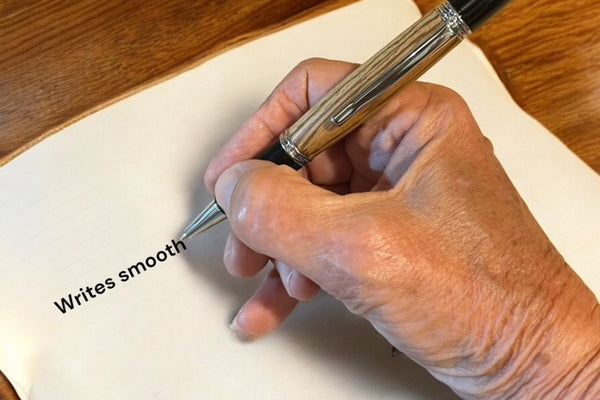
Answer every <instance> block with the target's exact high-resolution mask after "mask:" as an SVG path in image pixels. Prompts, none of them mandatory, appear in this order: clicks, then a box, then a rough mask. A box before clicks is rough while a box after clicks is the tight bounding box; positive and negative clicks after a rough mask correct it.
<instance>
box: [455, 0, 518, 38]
mask: <svg viewBox="0 0 600 400" xmlns="http://www.w3.org/2000/svg"><path fill="white" fill-rule="evenodd" d="M449 3H450V4H451V5H452V7H454V9H455V10H456V11H458V13H459V14H460V16H461V17H462V20H463V21H464V22H465V23H466V24H467V25H469V28H471V31H475V30H476V29H478V28H479V27H480V26H481V25H483V24H484V23H485V22H486V21H487V20H488V19H490V18H491V17H493V16H494V15H495V14H496V13H497V12H499V11H500V10H501V9H502V8H503V7H504V6H505V5H507V4H508V3H510V0H449Z"/></svg>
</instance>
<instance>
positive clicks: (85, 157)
mask: <svg viewBox="0 0 600 400" xmlns="http://www.w3.org/2000/svg"><path fill="white" fill-rule="evenodd" d="M417 18H418V11H417V9H416V7H415V6H414V4H413V3H412V2H409V1H398V0H364V1H361V2H359V3H356V4H353V5H351V6H348V7H346V8H343V9H340V10H337V11H335V12H332V13H330V14H327V15H325V16H322V17H320V18H316V19H314V20H310V21H307V22H305V23H302V24H300V25H298V26H295V27H292V28H290V29H286V30H285V31H283V32H279V33H277V34H274V35H271V36H268V37H266V38H263V39H260V40H257V41H255V42H252V43H250V44H247V45H245V46H243V47H241V48H238V49H236V50H233V51H230V52H227V53H225V54H223V55H221V56H219V57H217V58H215V59H213V60H210V61H208V62H206V63H204V64H203V65H201V66H199V67H197V68H195V69H193V70H191V71H188V72H186V73H183V74H181V75H179V76H177V77H175V78H173V79H171V80H169V81H166V82H163V83H161V84H159V85H156V86H154V87H152V88H149V89H147V90H145V91H143V92H141V93H138V94H136V95H134V96H132V97H130V98H127V99H125V100H123V101H120V102H119V103H117V104H114V105H112V106H110V107H108V108H106V109H104V110H102V111H100V112H98V113H96V114H94V115H92V116H90V117H88V118H86V119H84V120H82V121H79V122H78V123H76V124H74V125H72V126H70V127H68V128H66V129H65V130H64V131H62V132H60V133H58V134H56V135H54V136H52V137H50V138H49V139H47V140H45V141H43V142H42V143H40V144H39V145H37V146H35V147H34V148H32V149H31V150H29V151H28V152H26V153H25V154H23V155H21V156H20V157H18V158H17V159H15V160H14V161H12V162H10V163H9V164H8V165H6V166H4V167H3V168H1V169H0V204H1V206H0V221H2V226H1V228H0V251H1V254H2V261H0V271H1V274H2V280H1V281H0V305H2V306H0V369H1V370H2V371H3V372H4V373H5V374H6V375H7V376H8V377H9V379H11V381H12V382H13V383H14V384H15V385H16V386H17V387H18V388H19V390H20V392H21V393H22V394H23V398H31V399H64V398H79V399H96V398H98V399H101V398H102V399H104V398H112V399H131V398H157V399H172V398H209V399H210V398H227V399H247V398H286V399H305V398H309V397H314V396H315V395H318V397H319V398H327V399H346V398H365V399H368V398H376V399H386V398H390V399H392V398H394V399H397V398H404V399H449V398H454V396H453V394H452V393H451V392H450V391H449V390H448V389H447V388H445V387H443V385H441V384H439V383H437V382H436V381H435V380H433V379H432V378H431V377H429V376H428V374H427V373H426V372H425V371H424V370H422V369H421V368H420V367H418V366H417V365H415V364H414V363H412V362H411V361H410V360H406V359H398V358H392V357H391V356H390V346H389V345H388V344H387V343H386V342H385V341H384V340H383V339H381V338H380V337H379V336H378V335H377V334H376V333H375V332H374V331H373V330H372V329H371V328H370V326H369V325H368V324H367V323H365V322H364V321H362V320H360V319H358V318H355V317H353V316H351V315H349V314H348V312H347V311H346V310H345V309H344V308H343V307H342V306H340V305H339V304H337V303H336V302H335V301H333V300H332V299H331V298H329V297H327V296H325V295H322V296H321V297H320V298H319V299H317V300H316V301H315V302H312V303H309V304H303V305H302V306H301V307H300V308H299V309H298V310H297V313H295V315H294V316H293V317H292V318H291V319H290V320H289V321H288V322H287V323H286V324H285V325H284V326H283V327H282V328H281V329H280V330H278V331H277V332H275V333H274V334H272V335H270V336H269V337H267V338H265V339H263V340H261V341H259V342H256V343H252V344H242V343H239V342H238V341H237V340H236V339H235V338H233V337H232V335H231V334H230V333H229V331H228V328H227V325H228V322H229V320H230V319H231V317H232V316H233V314H234V313H235V312H236V310H237V308H238V307H239V306H240V305H241V304H242V303H243V301H244V300H245V299H246V298H247V297H248V296H249V295H250V293H252V291H253V290H254V289H255V288H256V286H257V284H258V279H260V278H257V279H255V280H249V281H240V280H236V279H234V278H232V277H230V276H229V275H227V273H226V272H224V269H223V267H222V263H221V254H222V249H223V245H224V242H225V237H226V234H227V231H228V227H227V224H222V225H221V226H219V227H218V228H216V229H214V230H211V232H209V233H207V234H205V235H203V237H202V238H201V239H198V240H193V241H190V242H188V243H186V244H185V245H182V244H180V243H178V242H177V241H176V239H177V237H178V236H179V234H180V232H181V229H182V227H183V225H185V223H186V222H187V221H188V220H189V219H190V218H191V217H192V216H194V215H195V214H197V213H198V211H200V209H201V208H202V206H203V205H205V204H206V203H207V202H208V201H209V200H210V196H209V194H208V193H207V192H206V190H205V189H204V188H202V183H201V182H202V180H201V177H202V174H203V172H204V169H205V167H206V164H207V163H208V161H209V159H210V157H211V155H212V154H214V153H215V152H216V150H217V149H218V148H219V146H220V145H221V144H222V143H223V142H224V141H225V140H226V139H227V137H228V136H229V135H230V134H231V133H232V132H234V131H235V130H236V129H237V128H238V127H239V125H240V124H241V123H242V122H243V121H244V120H245V119H246V118H247V117H248V116H249V115H250V114H251V113H252V112H253V111H254V110H255V109H256V108H257V107H258V106H259V104H260V103H261V102H262V101H263V99H264V98H265V97H266V96H267V95H268V94H269V92H270V91H271V89H272V88H273V87H274V86H275V85H276V83H277V82H278V81H279V80H280V79H281V78H282V77H283V76H284V75H285V74H286V73H287V72H288V71H289V70H290V69H291V68H292V67H293V66H294V65H296V64H297V63H298V62H299V61H300V60H302V59H304V58H308V57H313V56H320V57H328V58H337V59H345V60H350V61H356V62H362V61H364V60H365V59H367V58H368V57H369V56H370V55H371V54H372V53H373V52H375V51H376V50H377V49H379V48H380V47H382V46H383V45H385V43H387V42H388V41H389V40H391V39H392V38H393V37H394V36H396V35H397V34H398V33H399V32H400V31H401V30H402V29H404V28H405V27H407V26H408V25H410V23H412V22H413V21H414V20H416V19H417ZM282 49H285V51H283V50H282ZM289 49H293V51H291V50H289ZM424 80H429V81H434V82H439V83H443V84H446V85H447V86H450V87H453V88H454V89H455V90H457V91H458V92H459V93H461V94H462V95H463V96H464V97H465V98H466V99H467V101H468V103H469V105H470V106H471V108H472V109H473V112H474V113H475V115H476V117H477V119H478V121H479V123H480V124H481V126H482V129H483V131H484V132H485V133H486V135H487V136H488V137H490V139H491V140H492V142H493V143H494V146H495V149H496V151H497V154H498V156H499V158H500V159H501V161H502V163H503V165H504V166H505V168H506V169H507V171H508V173H509V175H510V176H511V178H512V179H513V181H514V182H515V185H516V186H517V187H518V189H519V190H520V191H521V193H522V195H523V197H524V198H525V200H526V202H527V203H528V204H529V206H530V208H531V209H532V211H533V213H534V215H536V217H537V218H538V220H539V221H540V223H541V224H542V226H543V227H544V229H546V231H547V232H548V234H549V236H550V237H551V239H552V240H553V241H554V242H555V244H556V245H557V247H558V248H559V249H560V250H561V251H562V252H563V254H564V255H565V257H566V258H567V260H568V261H569V262H570V263H571V265H573V267H574V268H575V269H576V270H577V271H578V272H579V273H580V275H581V276H582V277H583V278H584V279H585V280H586V282H588V284H590V285H591V286H592V287H593V289H594V290H595V291H596V293H599V289H600V286H599V281H600V279H599V277H598V275H597V274H596V273H595V272H594V266H596V265H598V261H599V260H600V255H599V250H598V249H597V247H600V246H597V244H598V243H599V240H598V239H599V237H598V236H599V234H598V228H597V227H598V226H600V214H599V210H598V207H597V204H598V200H599V199H600V181H599V179H598V176H597V175H596V174H595V173H593V172H592V171H591V170H589V169H588V168H587V167H586V166H585V165H584V164H583V163H582V162H581V161H579V160H578V159H577V158H576V157H575V156H574V155H573V154H571V153H570V152H569V151H568V150H567V149H566V148H565V147H564V146H563V145H562V144H561V143H560V142H559V141H558V140H556V139H555V138H554V137H553V136H552V135H551V134H550V133H549V132H547V131H546V130H545V129H544V128H543V127H542V126H540V125H539V124H538V123H537V122H535V121H534V120H532V119H531V118H530V117H528V116H527V115H526V114H524V113H523V112H522V111H521V110H520V109H518V107H516V106H515V104H514V103H513V102H512V100H511V99H510V97H509V96H508V95H507V93H506V91H505V90H504V88H503V86H502V85H501V83H500V82H499V81H498V79H497V77H496V76H495V75H494V73H493V71H492V70H491V68H490V66H489V64H488V63H487V62H486V61H485V59H484V58H483V57H482V55H481V54H480V52H479V51H478V50H477V49H476V48H475V47H474V46H472V45H471V44H470V43H464V44H463V45H461V46H460V47H459V48H457V49H456V50H455V51H454V52H453V53H452V54H451V55H450V56H449V57H448V58H447V59H445V60H443V61H442V63H441V64H439V65H438V66H436V67H435V68H434V70H432V71H431V72H430V73H428V74H427V75H426V77H425V78H424ZM497 110H503V112H502V113H498V112H497ZM595 244H596V245H595ZM184 246H185V248H184ZM55 303H56V304H55Z"/></svg>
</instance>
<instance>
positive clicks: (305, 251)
mask: <svg viewBox="0 0 600 400" xmlns="http://www.w3.org/2000/svg"><path fill="white" fill-rule="evenodd" d="M353 68H354V66H353V65H351V64H347V63H341V62H332V61H325V60H310V61H307V62H304V63H302V64H301V65H299V66H298V67H297V68H296V69H294V70H293V71H292V72H291V73H290V75H289V76H288V77H286V78H285V79H284V81H283V82H282V83H281V84H280V85H279V86H278V87H277V88H276V89H275V91H274V92H273V94H272V95H271V96H270V97H269V99H267V101H266V102H265V103H264V104H263V105H262V106H261V108H260V109H259V110H258V111H257V112H256V113H255V115H253V116H252V117H251V118H250V119H249V120H248V121H247V122H246V124H245V125H244V126H243V127H242V128H241V129H240V130H239V131H238V132H237V133H236V135H235V136H234V137H233V138H232V139H231V140H230V141H229V142H228V143H227V144H226V145H225V147H224V148H223V149H222V151H221V152H220V153H219V154H218V155H217V156H216V157H215V159H214V160H213V161H212V163H211V164H210V166H209V168H208V170H207V173H206V176H205V183H206V185H207V187H208V188H209V189H210V190H212V191H214V192H215V195H216V198H217V201H218V202H219V204H220V205H221V207H222V208H223V209H224V210H225V211H226V213H227V215H228V217H229V221H230V223H231V228H232V234H231V235H230V237H229V239H228V244H227V247H226V251H225V255H224V262H225V266H226V268H227V269H228V271H229V272H230V273H232V274H233V275H235V276H240V277H245V276H251V275H254V274H256V273H257V272H258V271H260V270H261V269H262V268H264V266H265V265H266V263H267V261H268V260H269V259H271V260H273V263H274V265H275V268H274V269H273V271H272V272H271V273H270V274H269V275H268V277H267V278H266V280H265V282H264V283H263V285H262V286H261V287H260V288H259V289H258V291H257V293H256V294H255V295H254V297H253V298H252V299H250V300H249V301H248V302H247V303H246V304H245V305H244V306H243V307H242V309H241V310H240V312H239V313H238V315H237V316H236V318H235V320H234V322H233V324H232V327H233V329H234V330H235V331H236V332H237V333H238V335H240V337H242V338H245V339H255V338H257V337H259V336H261V335H264V334H266V333H268V332H269V331H271V330H272V329H274V328H276V327H277V326H278V325H279V324H280V323H281V322H282V321H283V320H284V319H285V318H286V317H287V316H288V315H289V314H290V313H291V312H292V310H293V308H294V306H295V305H296V303H297V301H298V300H309V299H311V298H312V297H314V296H315V295H316V294H317V292H318V290H319V287H321V288H322V289H323V290H325V291H327V292H328V293H330V294H331V295H333V296H335V297H336V298H337V299H339V300H340V301H342V302H343V303H344V304H345V305H346V306H347V308H348V309H349V310H350V311H352V312H353V313H356V314H358V315H361V316H363V317H364V318H366V319H367V320H369V321H370V322H371V324H372V325H373V326H374V327H375V329H377V330H378V331H379V332H380V333H381V334H382V335H383V336H384V337H385V338H386V339H387V340H388V341H389V342H390V343H391V344H392V345H393V346H395V347H396V348H397V349H399V350H401V351H402V352H404V353H405V354H407V355H408V356H409V357H411V358H412V359H414V360H415V361H416V362H418V363H420V364H421V365H423V366H424V367H425V368H427V369H428V370H429V371H430V372H431V373H432V374H433V375H434V376H435V377H437V378H438V379H439V380H441V381H442V382H445V383H446V384H448V385H449V386H450V387H452V388H453V389H454V390H455V391H456V392H457V393H458V394H460V395H462V396H464V397H465V398H486V399H490V398H505V397H514V398H543V397H545V396H548V397H549V398H558V397H560V396H564V397H568V396H573V397H578V398H579V396H581V397H583V396H584V393H585V394H586V395H588V396H589V397H590V398H592V397H594V398H596V397H597V396H598V392H593V386H592V385H593V384H594V383H595V384H596V385H598V382H596V381H597V380H598V371H599V369H598V368H599V365H600V360H599V358H600V355H599V351H600V313H599V308H598V302H597V300H596V298H595V297H594V295H593V294H592V293H591V291H590V290H589V289H588V288H587V287H586V286H585V284H584V283H583V282H582V281H581V280H580V279H579V278H578V277H577V275H576V274H575V273H574V272H573V271H572V270H571V269H570V268H569V267H568V265H566V264H565V262H564V260H563V259H562V257H561V256H560V254H558V252H557V251H556V250H555V248H554V247H553V246H552V244H551V243H550V241H549V240H548V238H547V237H546V235H545V234H544V233H543V231H542V230H541V228H540V227H539V226H538V224H537V223H536V221H535V220H534V218H533V217H532V215H531V214H530V212H529V211H528V209H527V207H526V205H525V204H524V203H523V201H522V200H521V198H520V197H519V195H518V193H517V192H516V190H515V188H514V187H513V186H512V184H511V182H510V180H509V179H508V177H507V176H506V174H505V172H504V171H503V169H502V167H501V166H500V164H499V162H498V161H497V159H496V158H495V156H494V154H493V149H492V146H491V145H490V143H489V141H488V140H487V139H486V138H485V137H484V136H483V135H482V133H481V132H480V130H479V128H478V126H477V124H476V122H475V121H474V119H473V117H472V115H471V113H470V112H469V110H468V107H467V106H466V105H465V103H464V102H463V100H462V99H461V98H460V97H459V96H458V95H457V94H455V93H454V92H452V91H450V90H449V89H445V88H442V87H439V86H434V85H428V84H415V85H412V86H411V87H410V88H409V89H407V90H405V91H404V92H403V93H401V94H400V95H398V96H396V97H395V98H394V99H393V101H391V102H390V103H389V104H388V105H386V106H385V107H384V108H383V109H382V110H381V111H380V112H378V113H377V114H376V115H375V116H374V117H372V118H371V119H370V120H369V121H367V122H366V123H364V124H363V126H362V127H360V128H359V129H358V130H357V131H356V132H354V133H353V134H352V135H350V136H348V137H347V138H346V140H344V141H343V142H341V143H338V144H337V145H335V146H334V147H333V148H331V149H329V150H327V151H326V152H324V153H323V154H321V155H320V156H318V157H317V158H316V159H315V160H314V161H313V162H312V163H311V164H310V166H309V167H307V168H305V169H303V170H302V171H300V172H297V171H293V170H292V169H290V168H288V167H285V166H275V165H273V164H271V163H268V162H263V161H244V160H248V159H250V158H252V157H254V156H255V155H256V154H258V153H260V151H261V150H262V149H264V148H265V147H267V146H268V145H269V144H270V143H272V142H273V141H274V140H276V138H277V137H278V136H279V135H280V134H281V133H282V132H283V131H284V130H285V129H286V128H287V127H288V126H290V125H291V124H292V123H293V122H294V121H295V120H297V119H298V118H299V117H300V115H302V114H303V113H304V112H305V111H306V110H307V109H308V108H309V107H310V106H312V105H313V104H314V103H315V102H316V101H317V100H318V99H319V98H320V97H321V96H323V94H324V93H325V92H327V91H328V90H329V89H330V88H331V87H332V86H333V85H334V84H335V83H336V82H337V81H339V80H340V79H341V78H343V77H344V76H345V75H347V74H348V73H349V72H350V71H351V70H352V69H353ZM524 134H525V133H524ZM242 161H243V162H242ZM596 390H598V389H597V388H596ZM586 391H587V392H586Z"/></svg>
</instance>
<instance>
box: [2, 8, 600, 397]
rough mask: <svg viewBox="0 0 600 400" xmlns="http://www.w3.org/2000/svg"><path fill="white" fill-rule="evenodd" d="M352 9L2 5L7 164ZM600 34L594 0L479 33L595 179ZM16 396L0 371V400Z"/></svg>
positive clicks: (509, 81)
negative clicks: (85, 122) (229, 59)
mask: <svg viewBox="0 0 600 400" xmlns="http://www.w3.org/2000/svg"><path fill="white" fill-rule="evenodd" d="M353 1H354V0H303V1H301V2H300V1H295V0H253V1H251V2H250V1H244V0H221V1H218V2H206V1H204V2H203V1H190V0H131V1H127V2H122V1H118V0H105V1H102V2H98V1H96V0H78V1H71V2H63V1H60V0H4V1H2V2H0V164H3V163H6V162H8V161H9V160H10V159H11V158H12V157H14V156H16V155H18V154H19V153H21V152H23V151H25V150H26V149H27V148H29V147H30V146H32V145H34V144H35V143H37V142H38V141H40V140H42V139H43V138H44V137H47V136H48V135H50V134H52V133H55V132H56V131H58V130H59V129H60V128H61V127H63V126H65V125H67V124H69V123H71V122H73V121H75V120H77V119H80V118H82V117H84V116H85V115H88V114H89V113H91V112H93V111H95V110H98V109H100V108H102V107H104V106H106V105H107V104H110V103H111V102H114V101H116V100H118V99H120V98H122V97H124V96H127V95H129V94H131V93H134V92H136V91H138V90H141V89H143V88H144V87H147V86H149V85H151V84H153V83H155V82H157V81H159V80H162V79H165V78H167V77H169V76H172V75H174V74H177V73H178V72H181V71H183V70H185V69H187V68H190V67H192V66H194V65H197V64H198V63H200V62H202V61H203V60H206V59H207V58H209V57H212V56H214V55H215V54H218V53H220V52H222V51H224V50H226V49H228V48H231V47H234V46H237V45H240V44H242V43H244V42H246V41H248V40H251V39H252V38H255V37H258V36H260V35H263V34H265V33H268V32H272V31H275V30H278V29H281V28H283V27H285V26H288V25H290V24H292V23H295V22H298V21H300V20H303V19H306V18H310V17H313V16H315V15H318V14H320V13H323V12H326V11H328V10H331V9H333V8H335V7H339V6H342V5H345V4H349V3H351V2H353ZM416 2H417V4H418V5H419V7H421V10H422V11H428V10H430V9H431V8H433V7H434V6H435V5H437V4H438V0H416ZM582 9H585V10H586V11H585V12H584V13H581V12H580V11H581V10H582ZM599 25H600V2H598V1H597V0H579V1H577V2H575V1H562V2H555V1H553V0H514V2H513V3H512V4H511V5H510V6H509V7H508V8H507V9H506V10H505V11H503V12H502V14H500V15H499V16H497V17H496V18H495V19H494V20H493V21H491V22H490V23H489V24H488V25H486V26H485V27H484V28H483V29H482V30H481V31H480V32H478V33H476V34H475V35H474V36H473V40H474V41H475V42H476V43H477V44H479V45H480V46H481V48H482V49H483V50H484V51H485V53H486V54H487V56H488V57H489V58H490V60H491V61H492V63H493V65H494V66H495V68H496V70H497V71H498V73H499V75H500V77H501V78H502V80H503V81H504V83H505V84H506V86H507V87H508V89H509V90H510V92H511V93H512V95H513V97H514V98H515V99H516V101H517V102H518V103H519V104H520V105H521V106H522V107H523V108H524V109H525V110H526V111H527V112H529V113H530V114H531V115H533V116H534V117H536V118H537V119H538V120H540V121H541V122H542V123H543V124H544V125H545V126H546V127H548V128H549V129H550V130H551V131H552V132H554V133H555V134H556V135H557V136H558V137H559V138H560V139H561V140H563V141H564V142H565V143H566V144H567V145H568V146H569V147H570V148H571V149H572V150H573V151H574V152H575V153H576V154H578V155H579V156H580V157H581V158H582V159H583V160H584V161H586V162H587V163H588V164H589V165H590V166H591V167H592V168H594V169H595V170H596V171H597V172H600V101H598V97H599V96H600V72H599V69H600V30H598V28H597V27H598V26H599ZM526 134H527V132H523V135H526ZM12 398H14V396H13V397H11V393H10V389H9V387H8V385H7V384H6V381H5V380H3V378H2V375H1V374H0V400H1V399H12Z"/></svg>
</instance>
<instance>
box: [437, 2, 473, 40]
mask: <svg viewBox="0 0 600 400" xmlns="http://www.w3.org/2000/svg"><path fill="white" fill-rule="evenodd" d="M438 11H439V13H440V15H441V17H442V19H443V20H444V21H446V25H447V26H448V28H449V29H451V30H452V32H453V33H455V34H456V35H458V36H460V38H461V39H464V38H466V37H467V36H469V35H470V34H471V28H469V25H467V24H466V23H465V21H463V19H462V17H461V16H460V14H459V13H458V11H456V10H455V9H454V7H453V6H452V4H450V2H448V1H447V2H445V3H443V4H442V5H441V6H440V7H439V8H438Z"/></svg>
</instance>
